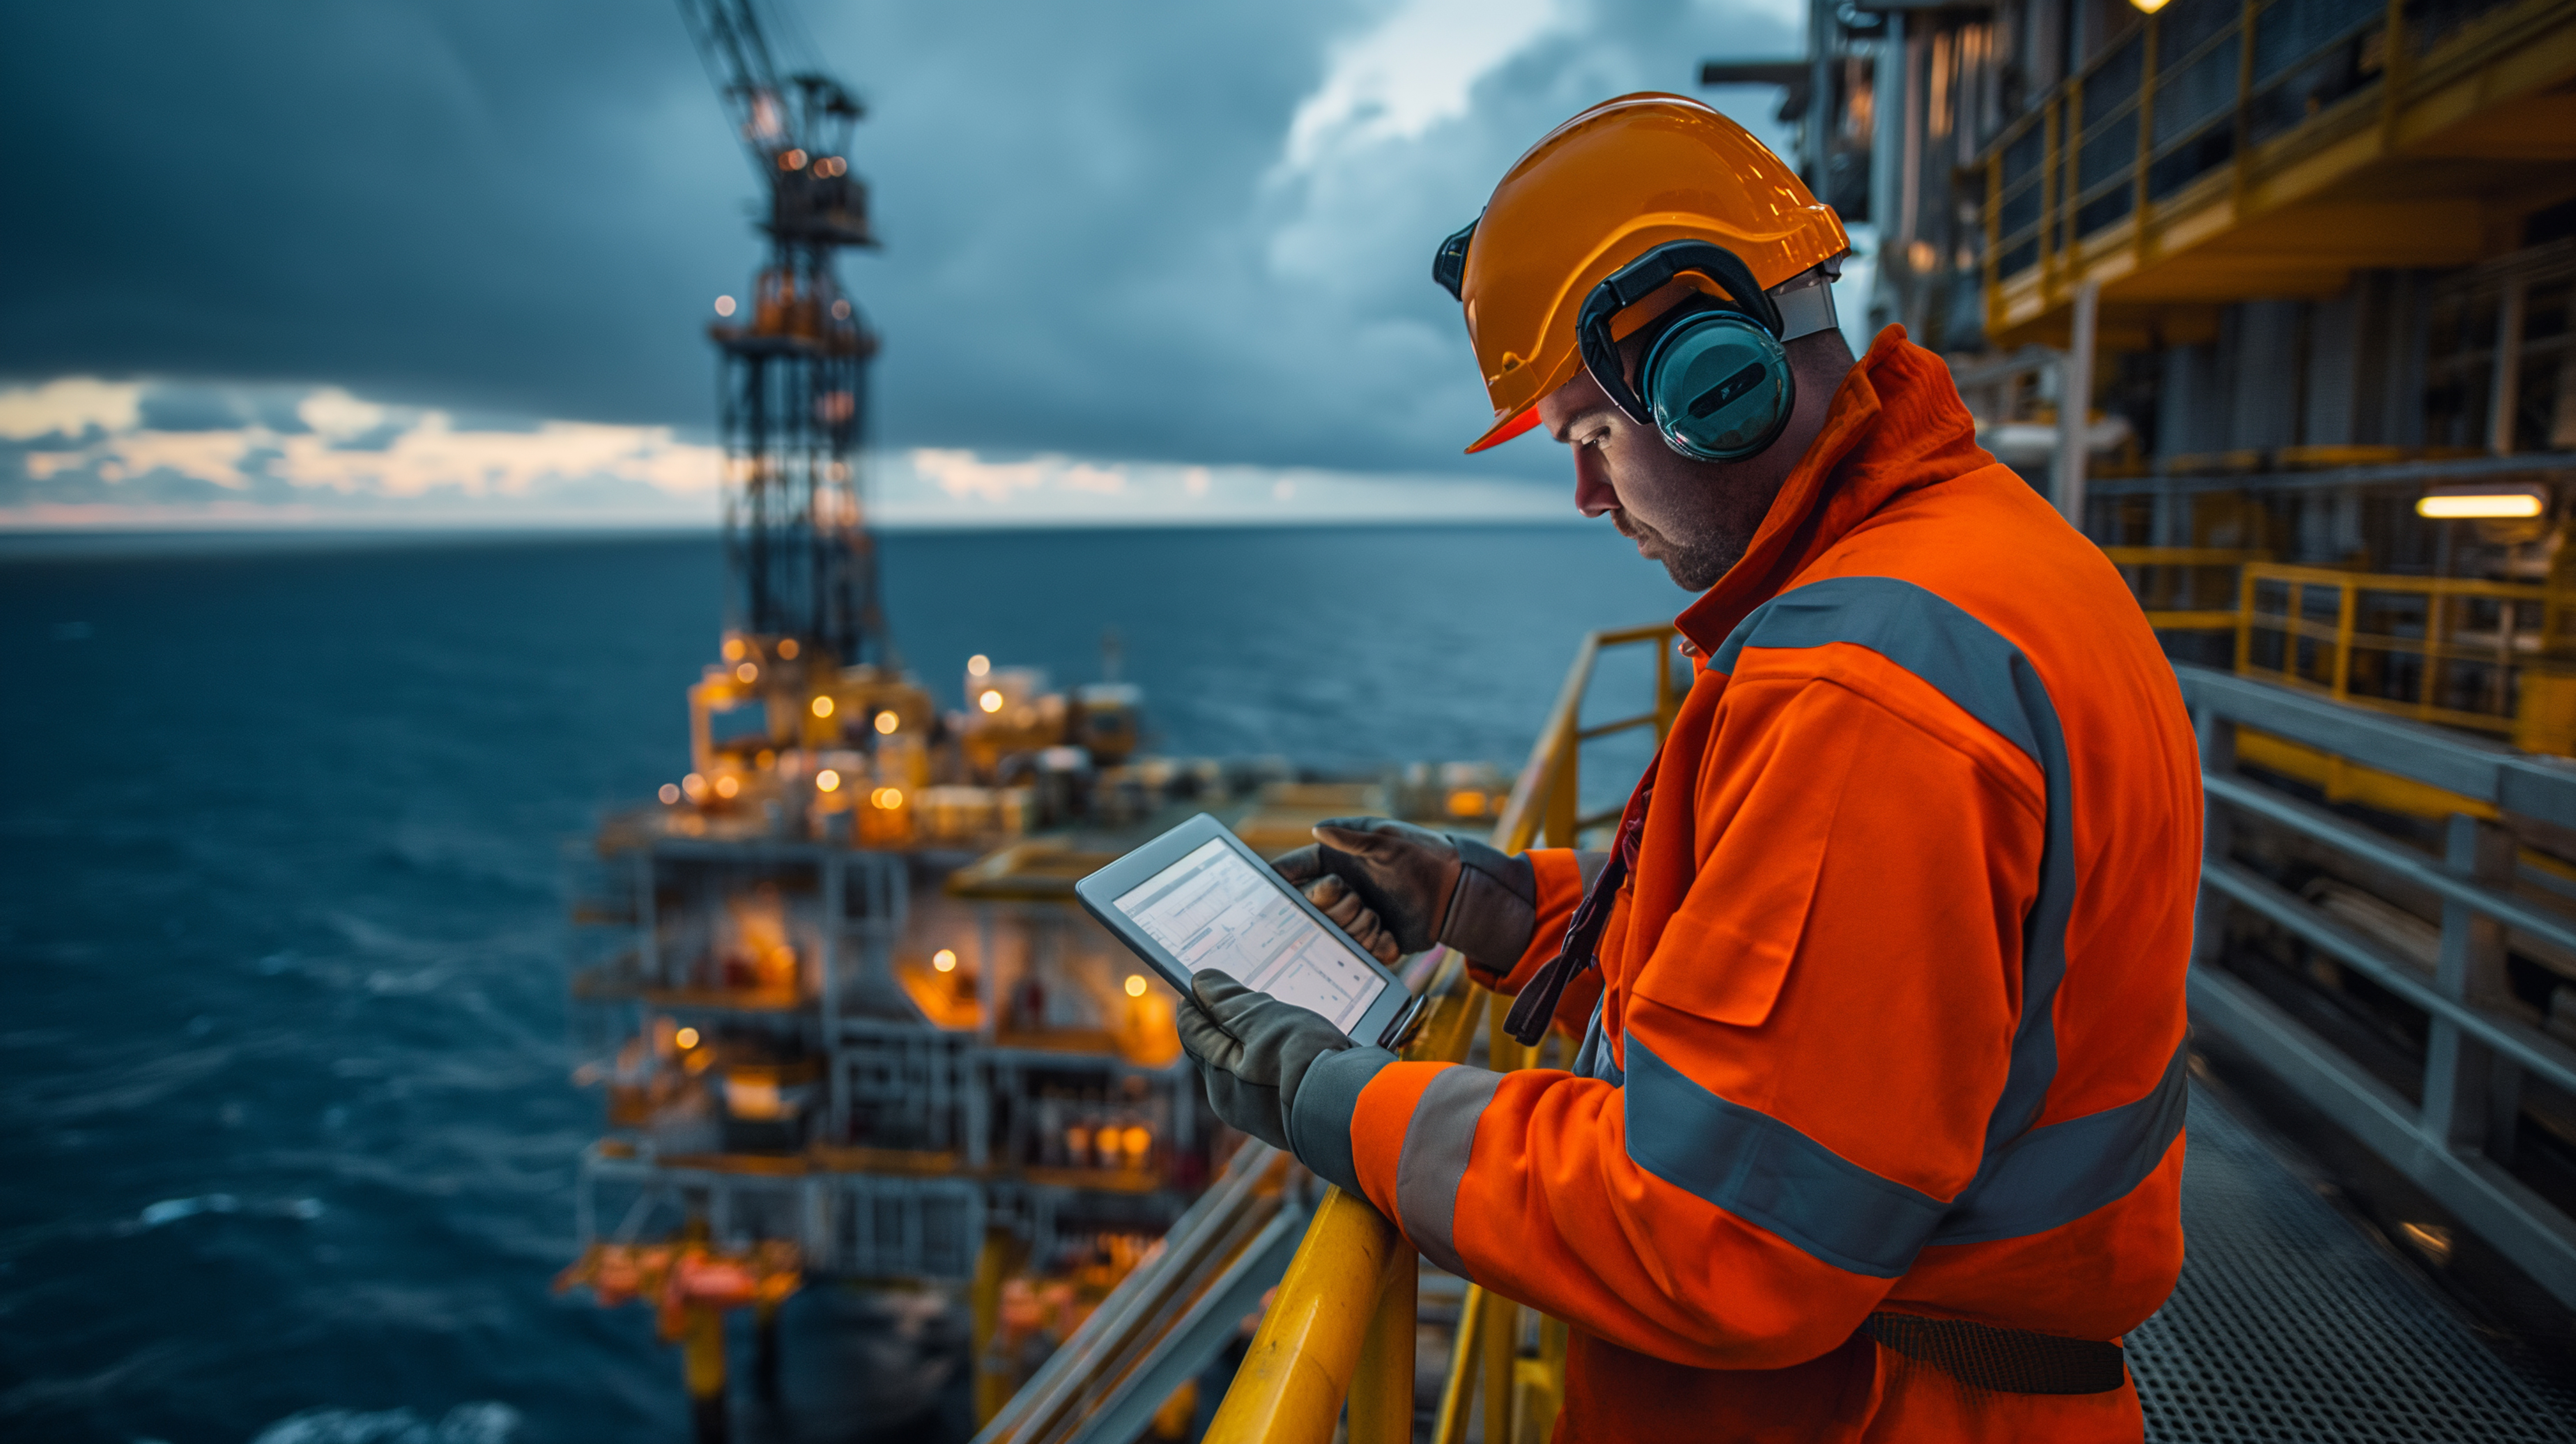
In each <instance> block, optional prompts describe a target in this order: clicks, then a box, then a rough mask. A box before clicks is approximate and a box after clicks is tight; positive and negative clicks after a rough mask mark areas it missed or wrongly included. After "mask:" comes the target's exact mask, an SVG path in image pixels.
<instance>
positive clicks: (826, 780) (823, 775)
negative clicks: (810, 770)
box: [814, 767, 841, 792]
mask: <svg viewBox="0 0 2576 1444" xmlns="http://www.w3.org/2000/svg"><path fill="white" fill-rule="evenodd" d="M814 786H815V789H816V790H817V791H821V792H838V791H840V790H841V774H839V773H837V772H835V771H833V770H832V769H831V768H829V767H826V768H824V769H823V770H822V771H820V772H817V773H815V774H814Z"/></svg>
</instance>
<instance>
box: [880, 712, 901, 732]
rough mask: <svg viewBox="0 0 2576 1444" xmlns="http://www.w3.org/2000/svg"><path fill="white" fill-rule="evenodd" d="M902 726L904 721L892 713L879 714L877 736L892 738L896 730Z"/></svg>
mask: <svg viewBox="0 0 2576 1444" xmlns="http://www.w3.org/2000/svg"><path fill="white" fill-rule="evenodd" d="M902 725H903V719H902V718H900V717H897V716H896V715H894V714H893V713H892V712H879V713H878V714H877V734H878V735H879V736H883V737H892V736H893V735H894V731H895V729H896V728H898V727H901V726H902Z"/></svg>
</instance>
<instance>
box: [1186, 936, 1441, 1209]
mask: <svg viewBox="0 0 2576 1444" xmlns="http://www.w3.org/2000/svg"><path fill="white" fill-rule="evenodd" d="M1190 993H1191V996H1190V997H1187V998H1184V999H1182V1000H1181V1007H1180V1008H1179V1009H1178V1014H1177V1017H1176V1018H1175V1020H1174V1021H1175V1022H1177V1023H1178V1024H1179V1025H1180V1034H1181V1046H1182V1047H1183V1048H1184V1049H1187V1050H1188V1052H1189V1055H1190V1061H1192V1062H1194V1063H1196V1064H1198V1066H1199V1077H1200V1078H1201V1079H1203V1080H1204V1081H1205V1082H1206V1084H1207V1095H1208V1103H1209V1105H1210V1106H1211V1107H1213V1108H1215V1109H1216V1116H1217V1117H1219V1118H1222V1119H1224V1120H1225V1121H1226V1122H1227V1123H1230V1124H1232V1125H1233V1126H1235V1127H1237V1128H1240V1129H1242V1130H1243V1131H1244V1132H1246V1133H1249V1134H1251V1135H1252V1136H1253V1137H1255V1138H1258V1139H1260V1140H1261V1141H1262V1142H1264V1143H1267V1144H1269V1145H1270V1146H1271V1147H1273V1148H1285V1149H1287V1150H1288V1151H1289V1152H1291V1153H1294V1154H1296V1155H1297V1157H1298V1158H1299V1159H1300V1160H1302V1161H1303V1162H1304V1163H1305V1164H1306V1166H1307V1167H1309V1168H1311V1169H1313V1170H1315V1172H1316V1173H1317V1174H1318V1175H1320V1176H1322V1177H1323V1178H1324V1179H1325V1180H1326V1181H1327V1182H1330V1183H1334V1184H1337V1185H1339V1186H1340V1187H1341V1188H1343V1189H1344V1190H1346V1191H1349V1192H1352V1193H1357V1192H1358V1191H1359V1184H1358V1182H1357V1170H1356V1168H1355V1167H1354V1166H1353V1164H1352V1162H1351V1137H1350V1133H1351V1111H1352V1109H1353V1108H1355V1107H1356V1106H1357V1105H1358V1102H1359V1095H1360V1090H1361V1089H1362V1088H1364V1087H1366V1086H1368V1080H1369V1079H1371V1078H1374V1077H1376V1076H1377V1070H1378V1069H1380V1068H1383V1067H1385V1066H1386V1065H1387V1064H1389V1063H1392V1062H1394V1061H1395V1055H1394V1054H1392V1053H1389V1052H1388V1051H1386V1050H1385V1049H1383V1048H1363V1047H1360V1046H1359V1045H1358V1044H1356V1043H1354V1042H1352V1041H1351V1039H1350V1037H1349V1036H1348V1035H1347V1034H1345V1033H1343V1032H1342V1030H1341V1029H1339V1028H1336V1027H1334V1026H1333V1024H1332V1020H1330V1019H1328V1018H1326V1017H1325V1016H1324V1015H1323V1014H1321V1013H1317V1012H1313V1011H1311V1010H1309V1009H1306V1008H1301V1007H1298V1006H1297V1005H1296V1004H1294V1003H1283V1002H1281V1001H1280V1000H1279V999H1277V998H1274V997H1272V996H1270V995H1269V994H1268V993H1257V992H1254V991H1253V990H1252V989H1250V988H1247V987H1245V986H1244V985H1243V984H1241V983H1239V982H1236V981H1235V980H1234V979H1233V978H1231V977H1228V976H1227V975H1226V974H1224V973H1221V972H1219V971H1217V970H1216V969H1214V968H1209V969H1206V970H1205V971H1202V972H1199V973H1197V974H1194V975H1193V976H1192V977H1191V978H1190Z"/></svg>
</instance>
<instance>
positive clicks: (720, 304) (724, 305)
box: [716, 296, 733, 316]
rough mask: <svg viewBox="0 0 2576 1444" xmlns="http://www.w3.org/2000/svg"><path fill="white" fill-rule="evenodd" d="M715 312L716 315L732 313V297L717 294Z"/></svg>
mask: <svg viewBox="0 0 2576 1444" xmlns="http://www.w3.org/2000/svg"><path fill="white" fill-rule="evenodd" d="M716 314H717V315H719V316H730V315H732V314H733V297H731V296H718V297H716Z"/></svg>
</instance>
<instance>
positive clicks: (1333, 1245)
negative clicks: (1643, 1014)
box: [1207, 624, 1682, 1444]
mask: <svg viewBox="0 0 2576 1444" xmlns="http://www.w3.org/2000/svg"><path fill="white" fill-rule="evenodd" d="M1673 637H1674V630H1673V628H1672V627H1671V626H1670V625H1669V624H1667V625H1661V626H1650V627H1629V628H1623V629H1620V630H1617V631H1604V632H1594V633H1592V634H1591V635H1589V636H1587V637H1585V638H1584V639H1583V643H1582V645H1581V646H1580V647H1579V648H1578V649H1577V650H1576V652H1575V657H1574V665H1573V666H1572V667H1571V668H1569V669H1568V670H1567V672H1566V678H1565V685H1564V686H1563V687H1562V688H1560V689H1559V690H1558V693H1557V698H1556V704H1555V705H1554V706H1553V707H1551V708H1549V709H1548V715H1547V721H1546V723H1545V724H1544V725H1543V726H1542V727H1541V728H1540V729H1539V736H1538V741H1537V743H1536V744H1535V745H1533V746H1532V747H1531V749H1530V757H1529V763H1528V765H1527V766H1525V767H1523V768H1522V769H1521V775H1520V777H1519V779H1518V780H1517V781H1516V782H1514V783H1513V786H1512V793H1511V798H1510V800H1509V801H1508V802H1506V803H1505V804H1504V806H1503V812H1502V815H1501V817H1499V818H1498V819H1496V821H1495V823H1494V829H1493V833H1492V841H1493V843H1494V845H1495V846H1496V847H1500V848H1502V849H1504V850H1505V851H1507V852H1519V851H1522V850H1524V849H1526V848H1528V847H1529V846H1530V845H1531V844H1532V843H1534V842H1540V841H1544V842H1545V843H1546V844H1547V845H1549V846H1555V847H1570V846H1573V845H1574V843H1575V839H1576V838H1577V837H1578V836H1580V834H1581V833H1582V831H1583V829H1584V828H1586V827H1591V826H1597V825H1599V824H1600V823H1602V822H1604V821H1607V820H1609V819H1610V818H1614V817H1615V816H1616V815H1617V814H1616V812H1615V811H1612V812H1609V813H1604V814H1601V815H1599V816H1595V817H1591V818H1586V817H1583V816H1580V815H1579V798H1580V796H1581V794H1580V791H1579V789H1580V785H1581V781H1582V748H1583V744H1584V743H1585V742H1588V741H1591V740H1593V739H1595V738H1599V737H1604V736H1610V735H1615V734H1618V733H1621V732H1627V731H1632V730H1636V729H1640V728H1645V727H1652V728H1653V729H1654V731H1655V736H1656V737H1657V739H1658V740H1660V739H1661V738H1662V737H1663V735H1664V733H1665V732H1667V731H1668V730H1670V729H1671V727H1672V721H1673V717H1674V716H1675V715H1676V714H1677V713H1678V712H1679V711H1680V710H1681V690H1682V689H1681V688H1680V687H1679V686H1678V685H1677V684H1676V680H1675V678H1674V675H1673V665H1672V655H1671V653H1670V651H1669V650H1667V649H1668V648H1669V647H1670V645H1671V643H1672V640H1673ZM1637 644H1645V645H1648V646H1650V647H1652V648H1653V650H1654V652H1655V655H1656V658H1657V663H1656V666H1655V669H1654V670H1655V677H1654V687H1653V709H1652V710H1651V711H1649V712H1645V713H1640V714H1638V715H1636V716H1633V717H1623V718H1620V719H1618V720H1617V721H1614V722H1610V723H1606V724H1602V725H1599V726H1594V727H1586V726H1584V725H1583V700H1584V696H1585V694H1586V693H1587V692H1588V691H1590V689H1591V685H1592V672H1593V667H1594V664H1595V663H1596V662H1597V661H1598V660H1599V658H1600V655H1601V653H1602V651H1603V650H1604V649H1605V648H1609V647H1617V646H1631V645H1637ZM1425 991H1426V992H1427V993H1429V994H1430V995H1431V996H1432V997H1433V999H1434V1002H1433V1004H1432V1008H1431V1016H1430V1019H1429V1021H1428V1022H1426V1023H1425V1024H1424V1025H1423V1027H1422V1030H1421V1031H1420V1032H1419V1033H1417V1034H1416V1035H1415V1037H1414V1040H1413V1042H1412V1043H1411V1044H1410V1045H1408V1046H1407V1047H1406V1048H1405V1050H1404V1056H1405V1057H1406V1058H1408V1059H1415V1060H1429V1061H1436V1062H1445V1063H1463V1062H1465V1061H1466V1060H1467V1055H1468V1051H1469V1044H1470V1043H1471V1042H1472V1041H1473V1039H1474V1037H1475V1031H1476V1024H1477V1021H1478V1019H1479V1018H1482V1019H1484V1020H1485V1022H1486V1025H1487V1027H1488V1030H1489V1036H1488V1039H1487V1049H1488V1057H1489V1061H1490V1063H1491V1066H1493V1067H1494V1068H1496V1069H1498V1070H1508V1069H1512V1068H1526V1067H1532V1066H1535V1065H1536V1064H1537V1062H1538V1058H1539V1054H1540V1051H1541V1049H1539V1048H1523V1047H1522V1046H1521V1045H1519V1044H1518V1043H1515V1042H1514V1041H1512V1039H1511V1038H1510V1036H1509V1035H1508V1034H1506V1033H1505V1032H1504V1031H1503V1026H1502V1024H1503V1018H1502V1015H1503V1012H1504V1010H1503V1009H1502V1008H1500V1007H1495V1006H1491V1002H1490V1000H1491V998H1492V995H1491V994H1489V993H1488V992H1486V990H1485V989H1483V988H1481V987H1478V986H1477V985H1476V984H1475V983H1474V981H1473V980H1472V979H1470V978H1469V977H1468V976H1467V969H1466V961H1465V959H1463V958H1461V957H1459V956H1458V955H1457V954H1455V953H1451V954H1449V955H1448V956H1447V957H1445V958H1444V959H1443V960H1442V962H1441V964H1440V967H1439V969H1438V970H1437V971H1436V972H1435V973H1434V975H1433V978H1432V981H1431V983H1430V985H1429V986H1428V987H1427V988H1426V989H1425ZM1415 1277H1416V1260H1415V1255H1414V1252H1413V1250H1412V1249H1410V1248H1408V1247H1406V1246H1405V1244H1404V1240H1403V1239H1402V1238H1401V1237H1400V1236H1399V1235H1398V1234H1397V1233H1396V1231H1395V1226H1394V1225H1393V1224H1390V1223H1388V1222H1387V1221H1386V1220H1385V1218H1383V1217H1381V1216H1380V1215H1379V1214H1378V1212H1377V1210H1376V1209H1375V1208H1373V1207H1371V1206H1370V1205H1369V1203H1368V1201H1367V1200H1365V1199H1360V1198H1353V1197H1351V1196H1349V1195H1348V1194H1345V1193H1343V1192H1342V1191H1341V1190H1339V1189H1332V1190H1328V1191H1327V1192H1326V1193H1325V1195H1324V1202H1323V1204H1322V1206H1320V1207H1319V1208H1317V1209H1316V1211H1315V1219H1314V1222H1312V1223H1311V1224H1309V1225H1308V1226H1307V1229H1306V1238H1305V1241H1304V1242H1303V1243H1301V1244H1300V1245H1299V1246H1298V1249H1297V1256H1296V1257H1295V1259H1293V1260H1292V1261H1290V1263H1289V1265H1288V1273H1287V1276H1286V1277H1284V1278H1282V1279H1281V1280H1280V1281H1279V1290H1278V1293H1277V1294H1276V1295H1275V1296H1274V1297H1273V1299H1272V1301H1271V1305H1270V1308H1269V1310H1268V1311H1267V1312H1266V1313H1264V1314H1263V1315H1262V1319H1261V1327H1260V1329H1259V1331H1258V1332H1256V1333H1255V1334H1254V1335H1253V1339H1252V1347H1251V1350H1250V1352H1249V1353H1247V1354H1246V1355H1245V1358H1244V1362H1243V1367H1242V1368H1241V1369H1239V1370H1237V1371H1236V1373H1235V1378H1234V1385H1233V1387H1232V1388H1230V1389H1228V1390H1227V1391H1226V1395H1225V1400H1224V1402H1223V1403H1222V1404H1220V1405H1219V1406H1218V1407H1217V1412H1216V1418H1215V1419H1214V1420H1213V1421H1211V1422H1210V1424H1209V1425H1208V1432H1207V1439H1208V1441H1209V1444H1328V1441H1330V1440H1331V1439H1332V1438H1333V1434H1334V1429H1335V1425H1336V1423H1337V1421H1338V1420H1339V1419H1340V1417H1341V1414H1342V1408H1343V1404H1344V1402H1345V1400H1347V1401H1348V1403H1349V1406H1350V1432H1349V1439H1350V1444H1408V1441H1410V1440H1411V1438H1412V1435H1413V1347H1414V1317H1415V1313H1416V1308H1417V1304H1418V1299H1417V1296H1416V1289H1415ZM1521 1316H1522V1309H1521V1308H1520V1306H1519V1305H1517V1304H1514V1303H1512V1302H1510V1301H1509V1300H1507V1299H1503V1298H1501V1297H1499V1296H1488V1295H1486V1294H1485V1293H1484V1291H1483V1290H1482V1289H1480V1288H1477V1287H1475V1286H1473V1285H1471V1286H1470V1287H1469V1289H1468V1292H1467V1304H1466V1307H1465V1310H1464V1311H1463V1312H1462V1314H1461V1316H1460V1319H1459V1338H1460V1342H1459V1345H1458V1349H1457V1353H1456V1355H1455V1357H1454V1359H1453V1362H1452V1366H1451V1368H1450V1373H1449V1379H1448V1383H1447V1386H1446V1390H1445V1392H1444V1395H1443V1397H1442V1400H1441V1406H1440V1407H1441V1413H1440V1419H1441V1424H1440V1426H1439V1427H1440V1428H1441V1430H1443V1431H1444V1432H1443V1433H1441V1434H1440V1435H1439V1436H1438V1437H1439V1438H1441V1439H1442V1440H1444V1441H1449V1444H1456V1441H1457V1440H1460V1439H1463V1438H1464V1436H1465V1430H1466V1427H1467V1414H1468V1410H1469V1405H1468V1395H1467V1394H1466V1390H1467V1388H1468V1386H1469V1383H1470V1380H1471V1379H1472V1378H1473V1377H1474V1376H1475V1375H1476V1374H1478V1373H1479V1372H1481V1373H1482V1375H1483V1376H1484V1381H1485V1394H1484V1399H1485V1418H1486V1419H1487V1421H1488V1423H1487V1425H1486V1428H1485V1431H1484V1437H1485V1438H1486V1439H1487V1440H1488V1441H1491V1444H1507V1441H1518V1440H1520V1439H1523V1438H1544V1437H1546V1430H1547V1428H1548V1427H1549V1426H1550V1425H1552V1424H1553V1422H1554V1420H1555V1416H1556V1407H1557V1403H1558V1401H1559V1400H1560V1399H1561V1397H1562V1390H1561V1388H1560V1387H1559V1385H1558V1383H1557V1380H1558V1379H1559V1378H1561V1377H1562V1372H1563V1368H1564V1361H1565V1328H1564V1325H1562V1324H1561V1323H1557V1322H1555V1321H1553V1320H1548V1321H1544V1322H1542V1324H1541V1325H1540V1328H1539V1350H1538V1356H1537V1357H1536V1358H1534V1359H1531V1358H1523V1357H1521V1356H1520V1339H1521V1335H1522V1333H1523V1332H1524V1328H1523V1320H1522V1317H1521ZM1471 1345H1472V1347H1471ZM1496 1421H1499V1422H1496ZM1533 1431H1535V1432H1533Z"/></svg>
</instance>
